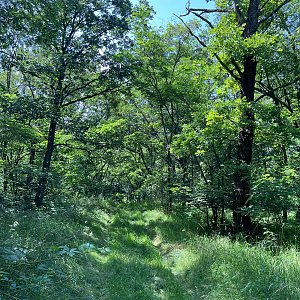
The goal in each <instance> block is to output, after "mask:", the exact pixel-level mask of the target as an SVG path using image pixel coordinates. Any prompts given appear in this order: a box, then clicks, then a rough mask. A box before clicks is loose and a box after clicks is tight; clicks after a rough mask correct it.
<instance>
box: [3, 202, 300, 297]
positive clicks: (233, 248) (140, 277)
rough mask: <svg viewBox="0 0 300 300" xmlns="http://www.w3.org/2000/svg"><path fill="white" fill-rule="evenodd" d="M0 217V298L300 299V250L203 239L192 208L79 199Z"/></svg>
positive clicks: (213, 237)
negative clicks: (178, 209) (169, 211)
mask: <svg viewBox="0 0 300 300" xmlns="http://www.w3.org/2000/svg"><path fill="white" fill-rule="evenodd" d="M91 203H92V204H91ZM0 217H1V229H0V299H1V300H14V299H15V300H18V299H20V300H21V299H22V300H36V299H39V300H47V299H50V300H52V299H53V300H54V299H55V300H56V299H58V300H67V299H70V300H71V299H72V300H73V299H85V300H92V299H99V300H100V299H108V300H127V299H128V300H134V299H136V300H143V299H144V300H159V299H170V300H189V299H191V300H192V299H193V300H197V299H209V300H215V299H216V300H217V299H220V300H226V299H228V300H242V299H245V300H250V299H262V300H266V299H271V300H276V299H278V300H279V299H282V300H289V299H290V300H293V299H300V255H299V254H300V253H299V252H298V251H297V250H296V249H295V248H284V249H283V248H278V249H277V248H276V247H275V248H274V247H273V248H272V250H270V249H269V248H270V247H268V243H272V240H265V241H264V243H260V244H256V245H249V244H247V243H246V242H238V241H231V240H230V239H229V238H226V237H220V236H210V237H208V236H205V235H203V232H202V229H201V227H199V225H198V224H199V218H198V216H197V215H192V214H188V213H185V212H184V211H181V212H180V213H179V212H178V213H175V214H172V215H166V214H165V213H163V212H162V211H161V210H158V209H154V208H151V207H149V206H145V205H141V204H135V205H127V206H125V205H123V204H114V205H112V204H111V203H110V204H108V203H105V202H102V203H100V204H99V202H98V203H97V202H95V201H93V202H90V204H89V205H83V204H82V202H81V201H78V202H76V203H73V204H72V206H71V207H67V206H66V208H60V209H51V210H50V209H45V210H38V211H28V212H22V213H20V212H18V213H16V212H6V213H5V214H2V215H1V216H0Z"/></svg>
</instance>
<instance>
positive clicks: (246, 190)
mask: <svg viewBox="0 0 300 300" xmlns="http://www.w3.org/2000/svg"><path fill="white" fill-rule="evenodd" d="M256 65H257V63H256V61H255V57H253V56H246V57H245V60H244V72H243V78H242V79H241V93H242V96H243V97H244V98H245V100H246V103H247V107H246V108H245V110H244V112H243V115H242V126H241V128H240V132H239V138H238V145H237V163H238V166H237V171H236V174H235V177H234V187H235V200H234V204H233V222H234V228H235V232H239V231H241V229H242V230H243V231H246V232H252V230H253V226H252V221H251V217H250V214H249V213H248V209H249V196H250V177H251V170H250V165H251V163H252V149H253V138H254V112H253V109H252V107H251V106H252V103H253V102H254V87H255V76H256Z"/></svg>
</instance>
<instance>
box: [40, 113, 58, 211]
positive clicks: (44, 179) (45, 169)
mask: <svg viewBox="0 0 300 300" xmlns="http://www.w3.org/2000/svg"><path fill="white" fill-rule="evenodd" d="M56 126H57V120H56V119H55V118H52V119H51V121H50V125H49V132H48V141H47V149H46V152H45V156H44V159H43V166H42V174H41V176H40V178H39V182H38V187H37V191H36V195H35V199H34V202H35V205H36V206H37V207H41V206H42V205H43V203H44V196H45V193H46V188H47V183H48V175H49V170H50V165H51V159H52V154H53V150H54V140H55V132H56Z"/></svg>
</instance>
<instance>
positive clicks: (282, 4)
mask: <svg viewBox="0 0 300 300" xmlns="http://www.w3.org/2000/svg"><path fill="white" fill-rule="evenodd" d="M291 1H292V0H285V1H283V2H282V3H281V4H280V5H279V6H277V7H276V8H275V9H274V10H273V11H272V12H271V13H270V14H269V15H267V16H266V17H264V18H263V19H262V20H260V21H259V22H258V24H259V25H260V24H262V23H264V22H266V21H267V20H269V19H270V18H272V17H273V16H274V14H276V13H277V12H278V11H279V10H280V9H281V8H282V7H283V6H284V5H286V4H288V3H289V2H291Z"/></svg>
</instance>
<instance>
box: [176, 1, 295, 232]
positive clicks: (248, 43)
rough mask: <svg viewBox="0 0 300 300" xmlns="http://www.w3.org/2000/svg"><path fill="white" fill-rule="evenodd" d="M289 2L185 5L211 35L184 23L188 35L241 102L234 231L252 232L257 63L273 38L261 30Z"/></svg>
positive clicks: (264, 28) (268, 24) (230, 2)
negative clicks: (227, 79) (224, 75)
mask: <svg viewBox="0 0 300 300" xmlns="http://www.w3.org/2000/svg"><path fill="white" fill-rule="evenodd" d="M289 2H292V1H291V0H285V1H281V2H280V3H277V2H276V3H275V2H268V3H261V1H260V0H247V1H237V0H233V1H224V2H218V3H216V8H214V9H201V8H199V9H198V8H191V7H190V6H189V4H188V5H187V14H193V15H195V16H196V17H198V18H200V19H201V20H202V21H203V22H204V23H205V24H206V25H207V26H208V28H209V30H210V32H211V33H212V36H211V39H210V40H209V41H208V42H207V41H205V40H203V39H201V38H200V37H199V36H198V35H197V34H196V33H194V32H193V31H192V29H191V28H190V27H188V26H187V28H188V30H189V32H190V34H191V35H193V36H194V37H195V38H196V39H197V41H198V42H199V44H200V45H201V46H203V47H205V48H208V49H209V50H210V52H211V53H212V56H213V57H214V58H215V60H216V61H217V62H219V63H220V65H221V66H222V67H223V68H224V69H225V70H226V71H227V72H228V74H229V75H230V76H231V77H232V78H233V79H234V80H235V81H236V82H237V83H238V85H239V87H240V93H239V97H240V98H241V99H242V100H243V102H244V108H243V112H242V116H241V120H240V129H239V136H238V142H237V152H236V153H237V154H236V155H237V171H236V173H235V178H234V186H235V199H234V201H233V220H234V227H235V231H236V232H238V231H240V230H245V231H247V232H252V229H253V226H252V220H251V217H250V214H249V206H250V180H251V171H250V169H251V168H250V166H251V163H252V157H253V140H254V122H255V118H254V109H253V106H254V104H255V101H256V91H257V89H256V88H257V83H256V77H257V73H258V71H257V70H258V69H257V65H258V62H260V60H261V59H262V53H263V51H264V50H265V51H266V50H267V45H269V46H270V43H272V41H274V36H272V35H270V36H268V35H267V34H265V33H264V32H265V31H266V28H268V26H270V24H272V22H273V20H274V19H275V16H276V14H277V13H278V12H279V11H280V10H281V9H282V8H283V7H284V6H285V5H288V3H289ZM215 13H217V14H219V15H220V18H219V19H218V20H219V21H218V23H217V25H216V26H215V25H214V24H213V21H211V20H210V19H209V17H207V15H208V14H215ZM181 20H182V19H181ZM215 20H216V19H215ZM182 21H183V20H182ZM183 22H184V21H183ZM272 37H273V39H272ZM268 38H271V39H270V40H268ZM268 52H269V51H268ZM268 52H265V53H268Z"/></svg>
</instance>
